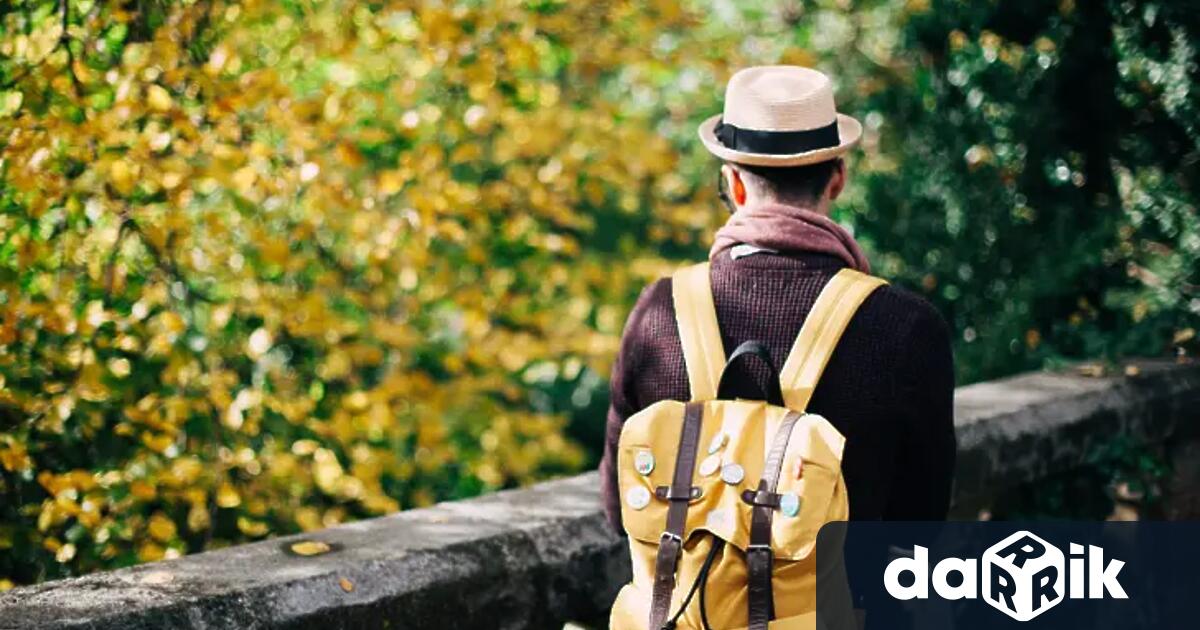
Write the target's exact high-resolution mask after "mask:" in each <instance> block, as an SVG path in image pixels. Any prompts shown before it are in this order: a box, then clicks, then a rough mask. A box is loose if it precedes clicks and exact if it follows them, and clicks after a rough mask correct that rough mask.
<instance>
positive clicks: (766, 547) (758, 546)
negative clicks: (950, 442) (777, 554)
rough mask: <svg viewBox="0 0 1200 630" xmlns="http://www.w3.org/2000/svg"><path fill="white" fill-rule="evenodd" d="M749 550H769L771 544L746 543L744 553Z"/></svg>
mask: <svg viewBox="0 0 1200 630" xmlns="http://www.w3.org/2000/svg"><path fill="white" fill-rule="evenodd" d="M751 551H771V545H769V544H768V545H762V544H755V543H751V544H749V545H746V553H750V552H751Z"/></svg>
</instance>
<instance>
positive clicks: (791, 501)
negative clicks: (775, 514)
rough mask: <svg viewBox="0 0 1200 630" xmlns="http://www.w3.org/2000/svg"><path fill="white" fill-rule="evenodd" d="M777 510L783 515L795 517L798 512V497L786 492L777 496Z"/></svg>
mask: <svg viewBox="0 0 1200 630" xmlns="http://www.w3.org/2000/svg"><path fill="white" fill-rule="evenodd" d="M779 511H780V512H783V514H784V516H790V517H795V516H796V515H797V514H799V513H800V497H798V496H796V495H794V494H791V493H788V494H785V495H782V496H780V497H779Z"/></svg>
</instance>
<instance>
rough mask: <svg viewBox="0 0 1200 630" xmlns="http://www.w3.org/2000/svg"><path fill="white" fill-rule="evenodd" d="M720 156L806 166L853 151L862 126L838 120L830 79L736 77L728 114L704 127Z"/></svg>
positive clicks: (800, 74) (766, 74)
mask: <svg viewBox="0 0 1200 630" xmlns="http://www.w3.org/2000/svg"><path fill="white" fill-rule="evenodd" d="M699 132H700V140H701V141H702V142H703V143H704V146H705V147H706V148H707V149H708V150H709V151H710V152H711V153H712V154H713V155H715V156H717V157H719V158H721V159H723V160H727V161H729V162H736V163H739V164H750V165H752V166H802V165H804V164H815V163H817V162H824V161H826V160H832V159H833V158H835V157H837V156H839V155H842V154H843V153H845V152H847V151H849V150H850V149H852V148H854V146H855V145H857V144H858V141H859V139H860V138H861V137H862V124H861V123H859V122H858V121H857V120H855V119H853V118H851V117H850V116H847V115H845V114H839V113H838V111H837V108H836V107H835V106H834V103H833V87H832V86H831V85H830V81H829V77H827V76H825V75H824V74H823V73H821V72H818V71H817V70H813V69H812V68H801V67H800V66H755V67H751V68H745V69H743V70H739V71H737V73H735V74H734V75H733V76H732V77H731V78H730V79H729V84H728V85H727V86H726V87H725V112H724V113H722V114H717V115H716V116H713V117H712V118H709V119H708V120H706V121H704V122H703V123H701V124H700V129H699Z"/></svg>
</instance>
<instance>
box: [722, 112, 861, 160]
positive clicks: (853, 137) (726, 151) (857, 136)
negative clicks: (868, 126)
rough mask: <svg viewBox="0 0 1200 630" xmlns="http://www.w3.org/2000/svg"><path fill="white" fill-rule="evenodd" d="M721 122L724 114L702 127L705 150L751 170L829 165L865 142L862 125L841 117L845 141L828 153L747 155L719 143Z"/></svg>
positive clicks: (827, 150) (842, 137) (818, 150)
mask: <svg viewBox="0 0 1200 630" xmlns="http://www.w3.org/2000/svg"><path fill="white" fill-rule="evenodd" d="M720 120H721V114H717V115H716V116H713V117H711V118H709V119H708V120H705V121H704V122H702V123H700V128H699V130H698V131H699V133H700V141H701V142H703V143H704V148H706V149H708V152H709V153H712V154H713V155H715V156H717V157H719V158H721V159H722V160H726V161H729V162H735V163H737V164H749V165H751V166H804V165H805V164H816V163H817V162H825V161H827V160H832V159H834V158H836V157H838V156H839V155H842V154H844V153H846V152H847V151H849V150H850V149H853V148H854V147H855V146H857V145H858V141H859V140H861V139H862V123H860V122H858V121H857V120H855V119H854V118H851V117H850V116H847V115H845V114H838V115H837V120H838V138H840V139H841V142H840V143H839V144H838V145H837V146H836V147H826V148H824V149H816V150H814V151H805V152H804V153H791V154H786V155H780V154H774V153H743V152H741V151H737V150H735V149H730V148H729V147H727V146H725V145H724V144H721V141H720V140H718V139H717V134H716V127H717V123H718V122H720Z"/></svg>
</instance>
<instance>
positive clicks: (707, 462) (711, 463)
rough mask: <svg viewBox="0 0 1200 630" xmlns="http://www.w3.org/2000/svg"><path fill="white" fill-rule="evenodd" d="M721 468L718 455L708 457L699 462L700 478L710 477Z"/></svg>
mask: <svg viewBox="0 0 1200 630" xmlns="http://www.w3.org/2000/svg"><path fill="white" fill-rule="evenodd" d="M720 467H721V457H720V456H719V455H709V456H708V457H705V458H704V461H702V462H700V476H701V477H711V476H712V475H713V473H715V472H717V469H718V468H720Z"/></svg>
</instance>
